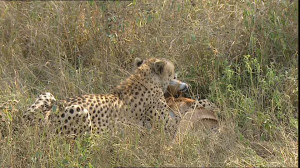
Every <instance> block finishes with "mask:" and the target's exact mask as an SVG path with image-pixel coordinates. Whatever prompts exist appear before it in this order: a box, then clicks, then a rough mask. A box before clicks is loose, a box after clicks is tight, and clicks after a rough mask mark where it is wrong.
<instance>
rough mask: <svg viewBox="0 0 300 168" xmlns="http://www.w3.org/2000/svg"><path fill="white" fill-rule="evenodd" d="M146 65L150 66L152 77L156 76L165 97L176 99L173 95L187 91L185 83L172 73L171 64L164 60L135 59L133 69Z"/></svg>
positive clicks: (172, 67)
mask: <svg viewBox="0 0 300 168" xmlns="http://www.w3.org/2000/svg"><path fill="white" fill-rule="evenodd" d="M144 64H145V65H144ZM147 64H150V67H151V68H150V69H152V73H153V74H154V76H157V78H156V80H158V81H160V82H161V84H162V86H163V88H164V92H165V96H166V97H169V96H174V97H176V96H175V95H179V93H183V92H186V91H187V90H188V85H187V84H186V83H184V82H182V81H180V80H177V75H176V74H175V72H174V65H173V64H172V63H171V62H169V61H167V60H165V59H162V60H159V59H149V60H143V59H141V58H135V60H134V66H133V67H134V68H135V69H137V68H140V67H142V66H146V65H147Z"/></svg>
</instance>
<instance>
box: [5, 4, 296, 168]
mask: <svg viewBox="0 0 300 168" xmlns="http://www.w3.org/2000/svg"><path fill="white" fill-rule="evenodd" d="M135 57H142V58H148V57H165V58H168V59H169V60H171V61H173V62H175V64H176V67H177V71H178V72H179V78H180V79H181V80H183V81H185V82H187V83H189V84H190V85H191V86H192V87H191V92H192V93H193V95H192V97H193V98H208V99H210V100H212V101H213V102H215V103H216V104H217V105H218V106H219V107H220V108H221V110H222V111H221V112H220V113H219V114H218V115H219V118H220V120H221V124H220V128H219V130H218V131H217V132H206V131H203V130H198V131H195V132H193V133H190V134H189V135H187V136H186V138H185V139H184V141H183V142H182V144H178V145H173V146H169V145H168V143H169V142H168V141H167V140H166V138H165V136H163V135H164V134H158V135H151V136H150V137H149V138H145V139H144V138H143V137H140V136H139V135H136V134H135V133H134V132H133V131H130V130H129V131H128V132H127V133H126V134H125V135H120V136H114V137H111V136H108V135H101V136H92V137H83V138H79V139H76V140H74V141H69V140H67V139H64V138H63V137H59V136H56V135H53V134H51V133H48V130H47V128H39V127H28V126H26V125H23V124H21V122H20V116H21V114H22V113H23V112H24V110H25V109H26V107H28V106H29V105H30V104H31V103H32V102H33V101H34V98H35V97H36V96H37V95H38V94H40V93H41V92H45V91H50V92H52V93H53V94H54V95H55V96H56V97H57V98H58V99H60V98H65V97H67V96H74V95H79V94H86V93H107V92H109V91H110V90H111V88H112V87H113V86H115V85H116V84H117V83H119V81H120V80H122V79H124V78H125V77H126V76H128V73H130V71H131V65H132V61H133V60H134V58H135ZM0 60H1V61H0V102H7V101H8V100H16V101H17V103H13V102H9V103H8V104H7V105H6V106H5V107H4V106H3V107H2V108H1V109H0V110H1V111H0V112H1V113H3V114H5V115H6V117H7V121H8V122H6V124H2V125H1V127H2V129H3V130H2V134H3V135H4V136H5V138H2V139H0V167H113V166H155V167H160V166H222V167H223V166H297V164H298V66H297V64H298V1H295V0H273V1H263V0H227V1H224V0H179V1H173V0H165V1H161V0H155V1H148V2H147V1H144V0H142V1H139V2H135V1H133V2H130V1H125V2H124V1H123V2H93V1H89V2H88V1H86V2H55V1H54V2H0Z"/></svg>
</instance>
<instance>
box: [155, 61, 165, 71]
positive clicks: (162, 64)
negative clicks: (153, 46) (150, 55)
mask: <svg viewBox="0 0 300 168" xmlns="http://www.w3.org/2000/svg"><path fill="white" fill-rule="evenodd" d="M165 65H166V62H165V61H157V62H154V72H155V73H157V74H162V73H163V70H164V67H165Z"/></svg>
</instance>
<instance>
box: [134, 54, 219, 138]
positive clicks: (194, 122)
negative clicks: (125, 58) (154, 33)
mask: <svg viewBox="0 0 300 168" xmlns="http://www.w3.org/2000/svg"><path fill="white" fill-rule="evenodd" d="M143 62H144V60H142V59H140V58H136V59H135V63H134V64H135V65H134V67H139V66H141V65H142V64H143ZM175 76H176V75H175ZM187 88H188V87H187V84H186V83H183V82H181V81H179V80H177V79H174V80H173V81H172V82H170V84H169V85H168V88H167V91H166V92H165V93H164V97H165V99H166V102H167V105H168V106H169V108H170V109H171V111H170V116H179V119H180V122H179V123H178V125H176V128H177V133H176V137H175V140H176V141H177V142H180V140H181V139H182V138H181V137H182V136H183V135H186V134H187V133H188V132H189V131H190V130H191V129H195V128H200V127H206V128H216V127H217V126H218V118H217V116H216V114H215V113H216V112H217V111H219V108H218V107H217V106H216V105H215V104H214V103H212V102H210V101H209V100H207V99H201V100H194V99H190V98H186V97H184V96H183V95H184V93H185V92H186V91H187Z"/></svg>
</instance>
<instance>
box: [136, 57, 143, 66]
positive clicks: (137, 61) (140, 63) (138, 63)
mask: <svg viewBox="0 0 300 168" xmlns="http://www.w3.org/2000/svg"><path fill="white" fill-rule="evenodd" d="M143 62H144V60H142V59H141V58H138V57H137V58H135V59H134V66H135V67H140V66H141V65H142V64H143Z"/></svg>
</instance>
